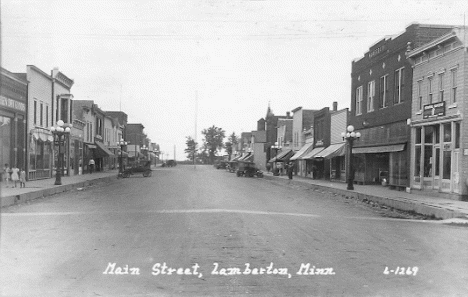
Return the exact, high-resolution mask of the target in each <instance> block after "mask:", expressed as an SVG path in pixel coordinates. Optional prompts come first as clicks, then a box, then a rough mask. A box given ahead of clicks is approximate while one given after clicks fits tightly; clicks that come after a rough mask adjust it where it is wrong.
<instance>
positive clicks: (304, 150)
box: [289, 143, 314, 161]
mask: <svg viewBox="0 0 468 297" xmlns="http://www.w3.org/2000/svg"><path fill="white" fill-rule="evenodd" d="M313 145H314V144H313V143H306V144H304V146H303V147H301V149H300V150H298V151H297V152H296V153H295V154H294V156H292V157H291V159H289V160H290V161H294V160H296V159H299V157H301V156H302V155H305V154H307V153H308V152H309V151H310V150H311V149H312V146H313Z"/></svg>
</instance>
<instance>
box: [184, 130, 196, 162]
mask: <svg viewBox="0 0 468 297" xmlns="http://www.w3.org/2000/svg"><path fill="white" fill-rule="evenodd" d="M186 138H187V140H186V141H185V144H186V145H187V148H186V149H185V150H184V152H185V153H186V154H187V157H188V159H189V160H190V161H193V160H194V158H195V155H196V151H197V144H198V143H196V142H195V140H194V139H193V138H192V137H190V136H187V137H186Z"/></svg>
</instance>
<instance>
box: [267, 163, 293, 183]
mask: <svg viewBox="0 0 468 297" xmlns="http://www.w3.org/2000/svg"><path fill="white" fill-rule="evenodd" d="M283 167H284V169H285V170H286V173H287V174H288V178H289V179H292V178H293V173H294V163H293V162H287V163H285V164H284V166H283V162H278V163H277V165H276V169H275V170H276V175H283ZM266 169H267V171H268V172H270V170H271V164H270V163H267V164H266ZM273 174H275V173H273Z"/></svg>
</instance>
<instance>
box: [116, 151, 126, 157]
mask: <svg viewBox="0 0 468 297" xmlns="http://www.w3.org/2000/svg"><path fill="white" fill-rule="evenodd" d="M117 155H118V157H120V156H121V155H122V157H128V153H127V152H126V151H121V150H119V151H118V152H117Z"/></svg>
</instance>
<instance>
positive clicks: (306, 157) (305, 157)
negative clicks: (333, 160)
mask: <svg viewBox="0 0 468 297" xmlns="http://www.w3.org/2000/svg"><path fill="white" fill-rule="evenodd" d="M324 149H325V148H324V147H316V148H314V149H313V150H312V151H310V152H309V153H307V154H305V155H303V156H302V157H301V158H300V159H302V160H310V159H313V158H314V156H315V155H316V154H318V153H320V152H321V151H323V150H324Z"/></svg>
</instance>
